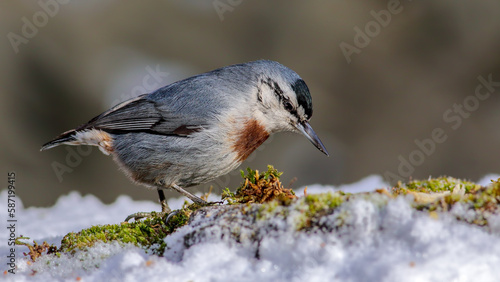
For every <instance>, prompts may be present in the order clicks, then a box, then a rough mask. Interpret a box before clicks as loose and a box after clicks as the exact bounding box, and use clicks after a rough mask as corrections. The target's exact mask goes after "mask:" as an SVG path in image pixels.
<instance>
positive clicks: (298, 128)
mask: <svg viewBox="0 0 500 282" xmlns="http://www.w3.org/2000/svg"><path fill="white" fill-rule="evenodd" d="M312 114H313V106H312V98H311V94H310V92H309V88H308V86H307V84H306V83H305V82H304V80H303V79H302V78H301V77H300V76H299V75H298V74H297V73H296V72H294V71H293V70H291V69H290V68H288V67H285V66H284V65H282V64H280V63H278V62H276V61H271V60H257V61H252V62H246V63H241V64H234V65H229V66H225V67H222V68H218V69H215V70H212V71H209V72H206V73H202V74H199V75H195V76H192V77H189V78H186V79H184V80H180V81H177V82H174V83H172V84H169V85H166V86H164V87H161V88H159V89H157V90H155V91H152V92H150V93H147V94H142V95H140V96H137V97H135V98H131V99H129V100H127V101H124V102H122V103H119V104H117V105H116V106H114V107H112V108H110V109H109V110H107V111H105V112H103V113H101V114H100V115H98V116H96V117H94V118H93V119H91V120H90V121H89V122H87V123H85V124H83V125H81V126H79V127H77V128H75V129H71V130H68V131H66V132H64V133H62V134H60V135H59V136H58V137H56V138H55V139H53V140H52V141H50V142H48V143H46V144H44V145H43V146H42V147H41V149H40V150H41V151H43V150H47V149H50V148H53V147H56V146H59V145H63V144H64V145H90V146H97V147H98V148H99V149H100V150H101V151H102V152H103V153H104V154H106V155H111V156H112V157H113V160H114V161H115V162H116V163H117V164H118V166H119V167H120V168H121V170H122V171H123V172H125V174H126V175H127V176H128V177H129V178H130V179H131V180H132V181H133V182H135V183H137V184H141V185H144V186H146V187H148V188H151V189H155V190H157V191H158V195H159V200H160V204H161V208H162V212H161V214H168V213H170V212H171V209H170V207H169V206H168V204H167V201H166V199H165V195H164V193H163V190H164V189H173V190H176V191H177V192H179V193H181V194H182V195H184V196H186V197H188V198H189V199H191V200H192V201H193V202H195V203H197V204H200V205H206V204H207V202H206V201H205V200H203V199H201V198H199V197H197V196H195V195H193V194H192V193H190V192H188V191H187V190H186V188H189V187H192V186H195V185H198V184H202V183H206V182H209V181H211V180H213V179H215V178H217V177H219V176H222V175H225V174H227V173H229V172H230V171H232V170H234V169H236V168H237V167H238V166H239V165H240V164H241V163H242V162H243V161H244V160H245V159H246V158H247V157H248V156H249V155H250V154H251V153H252V152H253V151H254V150H255V149H257V148H258V147H259V146H260V145H261V144H262V143H263V142H264V141H266V139H267V138H268V137H269V136H270V135H271V134H274V133H278V132H295V133H301V134H303V135H304V136H305V137H306V138H307V139H308V140H309V141H310V142H311V143H312V144H313V145H314V146H315V147H316V148H317V149H318V150H319V151H321V152H322V153H324V154H325V155H326V156H329V154H328V152H327V150H326V148H325V146H324V145H323V143H322V142H321V140H320V139H319V137H318V136H317V135H316V133H315V132H314V130H313V128H312V127H311V125H310V124H309V120H310V119H311V117H312ZM150 214H151V213H136V214H134V215H131V216H129V217H127V219H126V221H128V220H129V219H130V218H135V220H138V219H140V218H142V217H147V216H149V215H150Z"/></svg>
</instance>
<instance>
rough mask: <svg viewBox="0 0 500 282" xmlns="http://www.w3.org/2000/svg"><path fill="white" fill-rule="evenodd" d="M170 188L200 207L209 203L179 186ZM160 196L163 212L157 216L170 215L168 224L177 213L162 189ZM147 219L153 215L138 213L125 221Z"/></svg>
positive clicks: (159, 191)
mask: <svg viewBox="0 0 500 282" xmlns="http://www.w3.org/2000/svg"><path fill="white" fill-rule="evenodd" d="M170 188H172V189H174V190H175V191H177V192H179V193H181V194H182V195H184V196H186V197H188V198H189V199H190V200H191V201H193V202H195V203H197V204H199V205H207V204H208V203H207V202H206V201H204V200H203V199H201V198H199V197H197V196H195V195H193V194H191V193H189V192H188V191H186V190H184V189H182V188H181V187H179V186H178V185H177V184H175V183H174V184H172V186H170ZM158 196H159V198H160V205H161V212H159V213H156V214H157V215H159V216H162V217H163V216H164V215H166V214H168V215H169V217H168V218H167V220H166V222H168V220H169V219H170V218H171V217H172V216H173V215H174V214H176V213H175V212H172V210H171V209H170V207H169V206H168V204H167V200H166V198H165V194H164V193H163V190H162V189H158ZM145 217H153V216H152V214H151V213H150V212H136V213H134V214H131V215H129V216H127V218H126V219H125V221H126V222H127V221H129V220H131V219H132V218H133V219H134V220H139V219H141V218H145Z"/></svg>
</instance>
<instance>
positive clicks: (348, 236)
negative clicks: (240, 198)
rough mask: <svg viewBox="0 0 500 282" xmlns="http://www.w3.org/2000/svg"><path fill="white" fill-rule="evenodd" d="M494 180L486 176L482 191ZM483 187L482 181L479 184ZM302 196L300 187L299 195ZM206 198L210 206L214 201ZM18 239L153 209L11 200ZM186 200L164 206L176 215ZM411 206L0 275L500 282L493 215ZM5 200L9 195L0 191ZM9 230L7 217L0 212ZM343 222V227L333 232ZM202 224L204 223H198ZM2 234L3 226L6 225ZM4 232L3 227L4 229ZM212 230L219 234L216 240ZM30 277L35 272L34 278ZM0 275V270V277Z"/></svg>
mask: <svg viewBox="0 0 500 282" xmlns="http://www.w3.org/2000/svg"><path fill="white" fill-rule="evenodd" d="M497 178H498V175H496V176H486V177H485V178H484V179H483V180H481V182H480V183H481V184H483V185H484V184H488V183H490V180H491V179H497ZM482 181H484V182H482ZM384 187H388V185H387V184H385V183H384V182H383V180H382V178H381V177H379V176H369V177H367V178H365V179H363V180H361V181H359V182H357V183H353V184H349V185H342V186H339V187H333V186H319V185H311V186H309V187H308V190H307V193H309V194H312V193H323V192H326V191H334V190H339V189H340V190H343V191H345V192H351V193H353V192H364V191H371V190H374V189H375V188H384ZM297 195H299V196H300V195H303V189H297ZM212 199H213V200H216V199H218V197H217V196H212ZM16 200H18V202H17V210H16V217H17V219H18V222H17V223H16V228H17V229H16V232H17V235H20V234H23V235H26V236H30V237H31V239H34V240H36V241H37V242H38V243H41V242H43V241H48V242H49V243H54V244H56V245H59V244H60V240H61V238H62V236H64V235H65V234H66V233H68V232H71V231H79V230H81V229H83V228H87V227H89V226H90V225H95V224H114V223H119V222H121V221H122V220H123V219H124V217H125V216H126V215H128V214H131V213H134V212H137V211H152V210H159V205H158V204H157V203H152V202H144V201H133V200H131V199H130V198H129V197H126V196H120V197H119V198H118V199H117V200H116V201H115V202H114V203H113V204H110V205H105V204H103V203H101V202H100V201H99V200H98V199H96V198H95V197H93V196H90V195H88V196H81V195H80V194H79V193H77V192H72V193H70V194H69V195H66V196H62V197H61V198H60V199H59V200H58V201H57V203H56V204H55V205H54V206H53V207H50V208H23V206H22V204H21V202H20V200H19V198H16ZM184 200H185V199H184V198H180V199H172V200H170V201H169V204H170V205H171V206H172V207H173V208H179V207H180V206H181V205H182V203H183V202H184ZM409 201H410V199H409V198H404V197H399V198H397V199H396V200H393V201H390V202H389V203H388V205H387V206H384V207H380V206H377V205H376V204H374V203H371V202H368V201H365V200H363V199H357V200H353V201H349V202H347V203H345V204H344V205H342V206H341V208H340V211H339V212H338V213H335V214H332V215H329V216H326V217H325V219H324V220H326V221H331V223H332V226H337V229H336V230H335V231H334V232H331V233H328V232H319V231H311V232H308V233H306V232H295V231H294V230H292V229H293V228H291V227H290V226H292V224H290V222H288V223H286V222H283V221H280V219H279V218H273V219H271V220H272V223H273V224H275V225H276V231H274V233H272V234H271V235H269V236H264V238H263V240H262V241H261V243H260V246H259V250H260V252H259V258H256V256H255V252H254V250H255V246H253V245H251V244H238V243H235V242H234V241H232V242H231V241H230V240H226V239H225V240H221V239H220V237H217V236H218V234H220V230H219V231H218V230H217V229H216V228H212V229H211V230H210V231H211V232H213V235H212V236H211V237H210V238H209V240H207V241H204V242H201V243H198V244H195V245H193V246H191V247H190V248H188V249H186V248H185V247H184V245H183V241H182V239H183V235H184V234H188V233H189V232H192V231H193V228H196V226H185V227H182V228H180V229H179V230H178V231H177V232H176V233H174V234H172V235H171V236H169V237H167V238H166V242H167V244H168V246H169V247H171V249H169V250H168V251H167V252H166V253H165V257H158V256H154V255H150V254H146V253H145V252H144V251H143V250H142V249H140V248H137V247H135V246H132V245H127V246H126V247H121V246H119V245H118V244H96V246H95V247H93V248H91V249H90V250H89V251H88V252H77V253H76V254H75V257H71V256H69V255H64V254H63V255H62V256H61V257H60V258H52V257H50V256H43V257H42V258H40V259H39V260H37V262H35V263H34V264H28V260H29V259H27V258H26V257H24V256H23V254H22V252H23V251H24V252H26V251H27V248H25V247H21V246H17V247H16V259H17V261H16V264H17V270H16V271H17V273H16V274H15V275H12V274H3V273H0V276H1V278H0V280H5V281H52V280H72V281H75V279H77V278H81V281H191V280H192V281H260V282H263V281H498V279H499V277H500V268H499V267H498V266H499V265H500V216H498V215H495V216H492V217H491V218H489V222H490V232H487V231H486V229H482V228H479V227H477V226H473V225H469V224H466V223H464V222H461V221H457V220H456V218H455V215H454V214H459V215H461V216H464V214H466V213H467V211H465V210H463V207H462V210H461V207H460V206H457V207H456V208H455V210H453V211H452V213H450V214H441V213H440V214H439V218H438V219H434V218H431V217H430V216H429V215H428V213H421V212H418V211H415V210H414V209H412V208H411V207H410V204H409ZM0 202H2V203H6V202H7V192H6V191H2V192H1V193H0ZM0 216H1V218H2V220H3V222H4V224H6V223H7V209H6V208H5V209H1V210H0ZM340 218H342V220H345V221H346V222H347V224H336V222H338V220H339V219H340ZM198 224H200V225H202V224H204V222H199V223H198ZM4 228H5V227H4ZM4 230H5V229H4ZM218 232H219V233H218ZM7 233H8V232H3V231H2V232H1V242H3V243H1V244H0V265H2V269H3V270H6V269H7V268H6V263H7V262H8V260H7V257H6V256H7V255H8V254H9V248H10V247H9V246H8V245H7V242H8V235H9V234H7ZM33 271H36V274H35V275H32V274H33ZM2 272H3V271H2Z"/></svg>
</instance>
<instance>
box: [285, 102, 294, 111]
mask: <svg viewBox="0 0 500 282" xmlns="http://www.w3.org/2000/svg"><path fill="white" fill-rule="evenodd" d="M285 110H287V111H291V110H293V105H292V103H290V102H289V101H285Z"/></svg>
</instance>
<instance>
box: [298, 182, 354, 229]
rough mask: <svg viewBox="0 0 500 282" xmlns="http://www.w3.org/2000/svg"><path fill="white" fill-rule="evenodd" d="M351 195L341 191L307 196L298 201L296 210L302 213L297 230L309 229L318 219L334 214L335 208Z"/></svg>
mask: <svg viewBox="0 0 500 282" xmlns="http://www.w3.org/2000/svg"><path fill="white" fill-rule="evenodd" d="M350 197H351V194H346V193H344V192H342V191H337V192H333V193H331V192H329V193H324V194H312V195H307V196H305V197H303V198H301V199H300V200H299V203H298V205H297V208H298V210H299V211H300V212H301V213H302V217H300V219H299V222H298V224H297V230H304V229H309V228H311V227H312V225H313V223H314V222H315V221H317V220H318V219H319V218H320V217H322V216H325V215H327V214H331V213H333V212H334V210H335V209H336V208H338V207H339V206H340V205H342V204H343V203H344V202H345V201H348V200H349V198H350Z"/></svg>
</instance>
